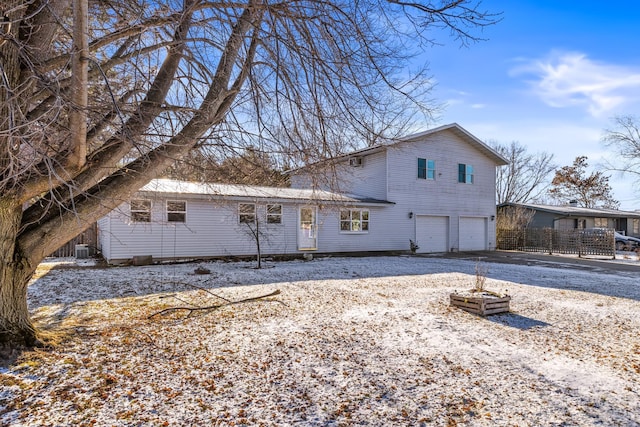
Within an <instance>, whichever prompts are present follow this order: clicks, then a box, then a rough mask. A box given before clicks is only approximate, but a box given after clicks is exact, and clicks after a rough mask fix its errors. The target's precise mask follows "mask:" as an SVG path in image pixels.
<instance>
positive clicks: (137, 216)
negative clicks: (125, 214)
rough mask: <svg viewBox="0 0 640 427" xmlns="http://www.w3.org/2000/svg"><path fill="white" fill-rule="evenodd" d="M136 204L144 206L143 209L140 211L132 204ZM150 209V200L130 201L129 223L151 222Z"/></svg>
mask: <svg viewBox="0 0 640 427" xmlns="http://www.w3.org/2000/svg"><path fill="white" fill-rule="evenodd" d="M138 203H141V204H142V205H144V209H140V208H139V207H138V206H134V204H138ZM151 207H152V205H151V200H149V199H131V201H130V202H129V213H130V217H131V222H136V223H138V222H140V223H147V222H151ZM142 215H144V216H142Z"/></svg>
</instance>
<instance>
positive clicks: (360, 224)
mask: <svg viewBox="0 0 640 427" xmlns="http://www.w3.org/2000/svg"><path fill="white" fill-rule="evenodd" d="M339 215H340V216H339V217H338V222H339V227H340V233H343V234H366V233H368V232H369V226H370V224H371V213H370V212H369V210H368V209H358V208H351V209H340V214H339ZM365 217H366V219H365ZM346 225H348V227H349V229H348V230H347V229H346V228H345V226H346Z"/></svg>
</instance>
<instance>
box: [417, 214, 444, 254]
mask: <svg viewBox="0 0 640 427" xmlns="http://www.w3.org/2000/svg"><path fill="white" fill-rule="evenodd" d="M416 243H417V244H418V246H419V247H420V248H419V249H418V250H417V251H416V252H418V253H430V252H447V251H448V247H449V218H448V217H446V216H427V215H417V216H416Z"/></svg>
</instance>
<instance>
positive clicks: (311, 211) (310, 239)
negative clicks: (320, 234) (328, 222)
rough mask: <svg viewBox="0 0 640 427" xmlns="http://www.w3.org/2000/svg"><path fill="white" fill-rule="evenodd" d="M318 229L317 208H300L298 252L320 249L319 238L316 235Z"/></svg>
mask: <svg viewBox="0 0 640 427" xmlns="http://www.w3.org/2000/svg"><path fill="white" fill-rule="evenodd" d="M317 229H318V226H317V224H316V208H315V207H302V208H300V213H299V221H298V250H300V251H312V250H316V249H318V245H317V242H318V238H317V235H316V232H317Z"/></svg>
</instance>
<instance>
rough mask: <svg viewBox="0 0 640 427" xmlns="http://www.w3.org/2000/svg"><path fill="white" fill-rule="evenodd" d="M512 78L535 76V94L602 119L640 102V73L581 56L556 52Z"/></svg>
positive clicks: (555, 104)
mask: <svg viewBox="0 0 640 427" xmlns="http://www.w3.org/2000/svg"><path fill="white" fill-rule="evenodd" d="M510 74H511V75H513V76H516V75H522V74H529V75H531V74H533V75H534V76H535V79H534V80H533V81H530V84H531V87H532V89H533V91H534V93H535V94H536V95H537V96H538V97H540V98H541V99H542V100H543V101H544V102H545V103H546V104H548V105H550V106H553V107H572V106H575V107H583V108H585V109H587V111H588V112H589V113H590V114H591V115H592V116H594V117H601V116H603V115H606V114H609V113H610V112H612V111H614V110H615V109H616V108H617V107H619V106H621V105H623V104H626V103H628V102H631V101H637V100H639V99H640V69H634V68H631V67H625V66H620V65H615V64H607V63H602V62H597V61H593V60H591V59H589V58H588V57H587V55H586V54H583V53H578V52H563V53H560V52H553V53H552V54H551V55H550V56H549V57H547V58H545V59H536V60H529V61H527V62H526V63H525V64H524V65H521V66H518V67H516V68H514V69H512V70H511V73H510Z"/></svg>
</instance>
